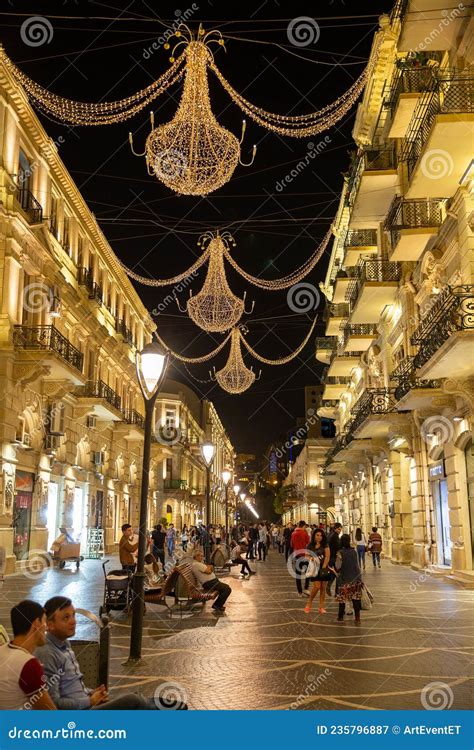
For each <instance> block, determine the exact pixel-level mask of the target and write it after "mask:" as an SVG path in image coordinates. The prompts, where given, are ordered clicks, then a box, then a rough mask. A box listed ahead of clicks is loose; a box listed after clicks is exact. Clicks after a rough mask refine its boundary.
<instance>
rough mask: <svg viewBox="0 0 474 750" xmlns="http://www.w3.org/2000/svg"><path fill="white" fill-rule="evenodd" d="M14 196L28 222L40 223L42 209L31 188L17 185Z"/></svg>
mask: <svg viewBox="0 0 474 750" xmlns="http://www.w3.org/2000/svg"><path fill="white" fill-rule="evenodd" d="M15 198H16V200H17V202H18V203H19V205H20V207H21V209H22V210H23V211H24V212H25V214H26V216H27V218H28V222H29V223H30V224H41V222H42V221H43V209H42V207H41V204H40V203H38V201H37V200H36V198H35V196H34V195H33V193H32V192H31V190H28V189H27V188H26V187H22V186H21V185H19V186H18V187H17V189H16V192H15Z"/></svg>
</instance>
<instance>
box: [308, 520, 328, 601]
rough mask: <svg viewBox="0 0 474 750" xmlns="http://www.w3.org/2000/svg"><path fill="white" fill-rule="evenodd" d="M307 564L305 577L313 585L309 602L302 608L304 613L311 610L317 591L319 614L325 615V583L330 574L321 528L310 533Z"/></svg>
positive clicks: (326, 544)
mask: <svg viewBox="0 0 474 750" xmlns="http://www.w3.org/2000/svg"><path fill="white" fill-rule="evenodd" d="M307 552H308V557H309V565H308V568H307V570H306V577H307V578H308V577H309V579H310V581H311V582H312V584H313V586H312V588H311V592H310V594H309V602H308V604H307V605H306V607H305V608H304V611H305V612H306V614H309V613H310V612H311V605H312V604H313V599H314V598H315V596H316V594H317V593H318V591H319V609H318V612H319V614H320V615H325V614H326V610H325V609H324V603H325V601H326V585H327V581H328V578H329V575H330V572H329V569H328V565H329V554H330V550H329V545H328V540H327V536H326V533H325V532H324V531H323V530H322V529H315V530H314V531H313V533H312V535H311V541H310V543H309V544H308V547H307Z"/></svg>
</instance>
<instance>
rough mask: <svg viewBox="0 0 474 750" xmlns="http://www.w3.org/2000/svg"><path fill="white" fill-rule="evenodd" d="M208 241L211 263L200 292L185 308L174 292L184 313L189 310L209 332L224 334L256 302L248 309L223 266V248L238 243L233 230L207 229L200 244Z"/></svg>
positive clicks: (226, 248) (193, 319)
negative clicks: (228, 279)
mask: <svg viewBox="0 0 474 750" xmlns="http://www.w3.org/2000/svg"><path fill="white" fill-rule="evenodd" d="M206 243H209V244H208V247H207V253H206V254H207V255H208V257H209V266H208V270H207V276H206V279H205V281H204V284H203V287H202V289H201V291H200V292H198V294H196V295H195V296H194V297H193V296H192V291H191V293H190V298H189V300H188V302H187V304H186V309H184V310H183V309H181V307H180V305H179V302H178V298H177V296H176V294H175V299H176V303H177V305H178V307H179V309H180V311H181V312H186V311H187V313H188V315H189V317H190V318H191V320H192V321H193V322H194V323H195V324H196V325H197V326H199V328H202V329H203V330H204V331H208V332H210V333H224V332H225V331H228V330H229V328H233V327H234V326H235V325H236V324H237V323H238V322H239V320H240V318H241V317H242V315H243V313H244V312H246V313H247V315H249V314H250V313H251V312H252V311H253V308H254V303H252V306H251V308H250V310H249V311H246V310H245V297H246V294H247V293H246V292H245V293H244V297H243V299H239V297H236V296H235V294H233V293H232V291H231V290H230V288H229V284H228V283H227V278H226V275H225V268H224V251H225V250H228V249H229V244H232V245H234V246H235V240H234V238H233V237H232V235H231V234H230V232H223V233H222V234H220V233H219V232H217V234H213V233H212V232H206V234H204V235H203V236H202V237H201V239H200V240H199V242H198V246H199V247H201V248H204V246H205V245H206Z"/></svg>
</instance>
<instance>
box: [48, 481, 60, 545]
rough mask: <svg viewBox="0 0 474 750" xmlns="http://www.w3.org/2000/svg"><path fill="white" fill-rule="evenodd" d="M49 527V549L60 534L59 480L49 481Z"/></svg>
mask: <svg viewBox="0 0 474 750" xmlns="http://www.w3.org/2000/svg"><path fill="white" fill-rule="evenodd" d="M46 519H47V520H46V526H47V527H48V549H49V550H50V549H51V545H52V543H53V542H54V540H55V539H56V537H57V536H58V526H57V523H58V520H57V519H58V485H57V482H49V483H48V512H47V516H46Z"/></svg>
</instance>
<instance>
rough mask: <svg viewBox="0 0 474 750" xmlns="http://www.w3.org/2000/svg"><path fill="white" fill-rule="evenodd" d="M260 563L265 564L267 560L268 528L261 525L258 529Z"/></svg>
mask: <svg viewBox="0 0 474 750" xmlns="http://www.w3.org/2000/svg"><path fill="white" fill-rule="evenodd" d="M257 550H258V561H259V562H265V560H266V558H267V527H266V526H265V524H263V523H261V524H260V525H259V527H258V543H257Z"/></svg>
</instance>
